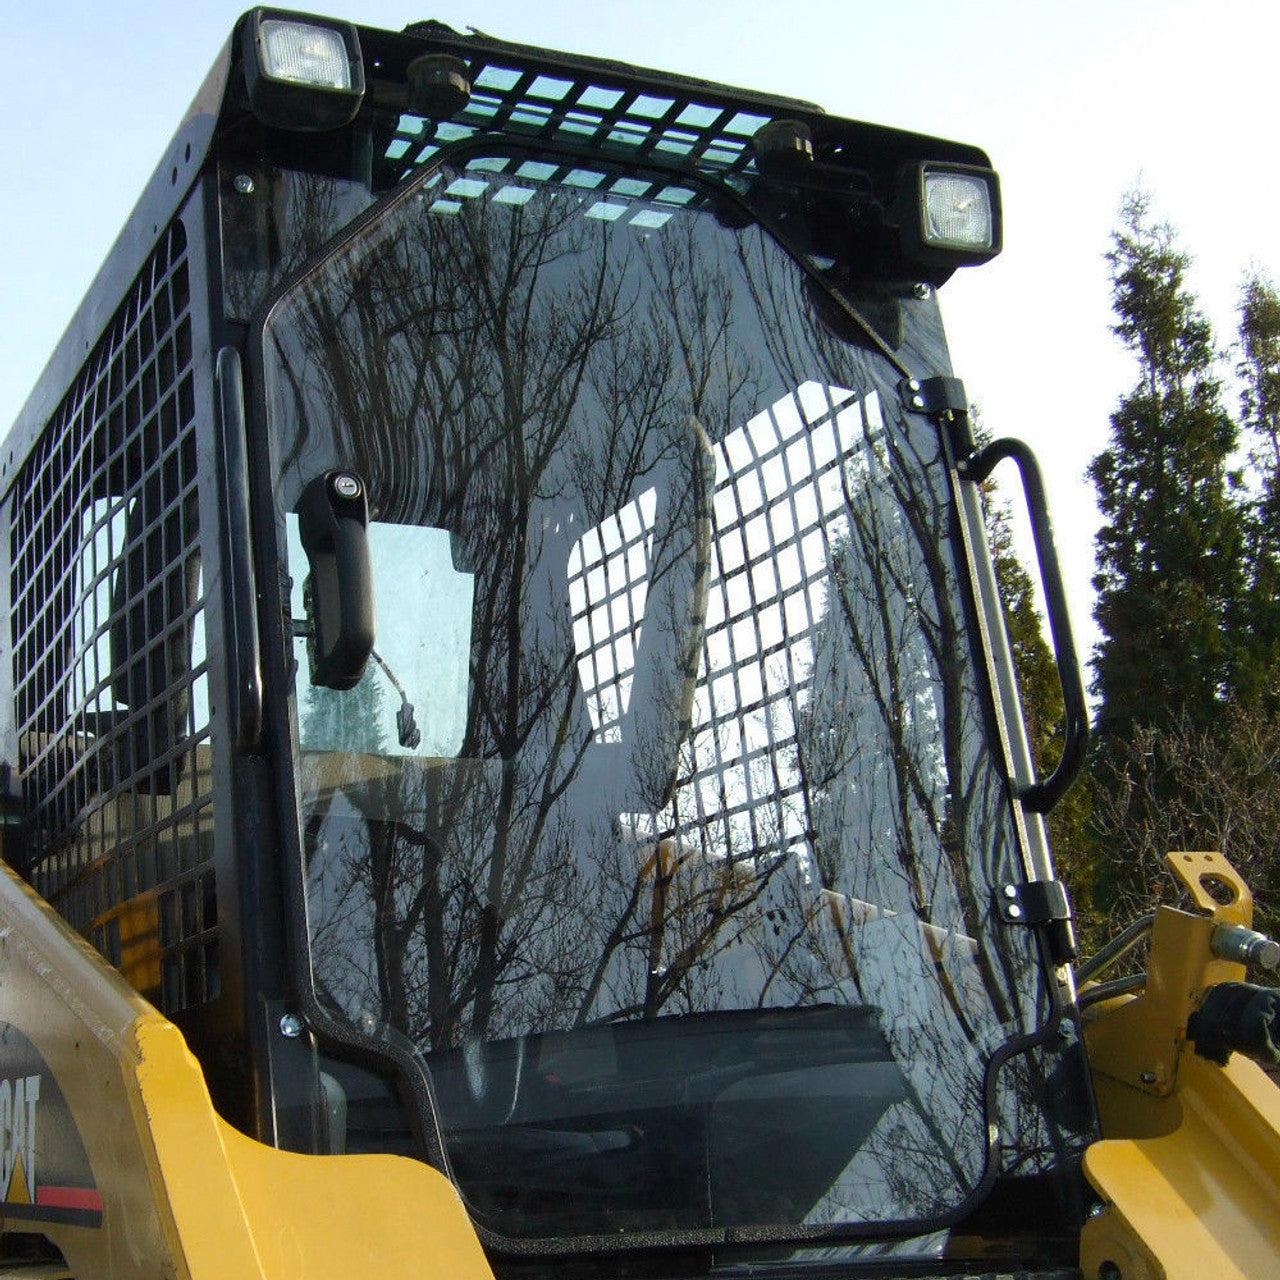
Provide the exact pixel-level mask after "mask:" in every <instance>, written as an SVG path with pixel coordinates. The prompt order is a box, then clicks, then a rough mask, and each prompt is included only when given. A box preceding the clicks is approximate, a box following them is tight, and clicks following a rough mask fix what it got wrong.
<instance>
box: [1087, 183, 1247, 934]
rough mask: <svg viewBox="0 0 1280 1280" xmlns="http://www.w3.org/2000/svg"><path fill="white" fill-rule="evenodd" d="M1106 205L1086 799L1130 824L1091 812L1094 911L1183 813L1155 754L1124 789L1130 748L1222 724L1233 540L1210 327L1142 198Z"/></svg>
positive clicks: (1238, 509)
mask: <svg viewBox="0 0 1280 1280" xmlns="http://www.w3.org/2000/svg"><path fill="white" fill-rule="evenodd" d="M1120 212H1121V221H1120V226H1119V228H1118V229H1117V230H1116V231H1115V232H1114V233H1113V236H1112V248H1111V251H1110V252H1109V253H1108V254H1107V262H1108V265H1109V266H1110V269H1111V284H1112V305H1113V308H1114V311H1115V316H1116V322H1115V324H1114V325H1113V330H1114V332H1115V333H1116V334H1117V335H1118V336H1119V337H1120V339H1121V340H1122V341H1123V342H1124V344H1125V346H1126V347H1128V348H1129V350H1130V351H1131V352H1132V353H1133V354H1134V356H1135V357H1136V358H1137V361H1138V379H1137V383H1136V385H1135V386H1134V388H1133V390H1132V391H1130V392H1129V394H1128V395H1126V396H1124V397H1123V398H1122V399H1121V401H1120V403H1119V405H1118V406H1117V408H1116V410H1115V412H1114V413H1113V414H1112V416H1111V437H1110V441H1109V444H1108V447H1107V448H1106V449H1105V450H1104V451H1103V452H1102V453H1100V454H1099V455H1098V456H1097V457H1096V458H1095V459H1094V460H1093V462H1092V464H1091V465H1090V467H1089V476H1090V478H1091V479H1092V480H1093V483H1094V485H1095V488H1096V490H1097V495H1098V505H1099V508H1100V510H1101V512H1102V516H1103V525H1102V527H1101V529H1100V530H1099V532H1098V536H1097V564H1098V571H1097V574H1096V575H1095V577H1094V586H1095V587H1096V588H1097V591H1098V599H1097V603H1096V605H1095V609H1094V616H1095V618H1096V619H1097V621H1098V625H1099V628H1100V630H1101V632H1102V639H1101V642H1100V643H1099V645H1098V647H1097V649H1096V650H1095V653H1094V683H1093V692H1094V694H1095V695H1096V696H1097V698H1098V699H1099V704H1098V711H1097V718H1096V724H1095V739H1094V758H1093V771H1092V772H1093V777H1092V786H1093V791H1094V808H1095V810H1096V811H1097V812H1099V813H1102V812H1107V811H1110V810H1116V809H1123V811H1124V813H1125V822H1126V824H1127V828H1128V830H1129V835H1128V836H1127V837H1126V838H1125V839H1124V841H1123V843H1122V844H1119V845H1117V844H1116V843H1115V836H1116V833H1115V831H1104V830H1103V828H1102V826H1101V825H1100V824H1099V823H1098V822H1097V821H1096V820H1095V822H1094V836H1095V838H1096V840H1097V847H1098V848H1099V849H1105V850H1106V851H1107V853H1108V859H1107V861H1106V862H1105V863H1099V865H1098V874H1097V880H1096V882H1095V886H1094V896H1095V902H1096V905H1097V906H1098V907H1099V908H1101V909H1102V910H1104V911H1105V910H1113V909H1116V908H1117V907H1120V906H1122V905H1123V904H1124V903H1125V902H1131V901H1134V900H1136V899H1138V898H1140V897H1142V895H1143V894H1144V893H1146V892H1149V886H1147V885H1145V883H1144V880H1143V876H1144V873H1143V869H1142V863H1141V860H1140V858H1139V857H1138V856H1137V853H1138V850H1139V848H1140V846H1141V840H1142V838H1143V833H1144V832H1146V831H1148V830H1153V829H1155V827H1156V826H1158V825H1159V821H1160V819H1161V817H1162V814H1163V813H1165V812H1171V813H1172V812H1178V813H1188V814H1190V813H1191V812H1193V811H1192V810H1191V809H1187V808H1185V807H1184V808H1183V809H1178V808H1177V807H1176V806H1174V805H1173V802H1174V801H1175V800H1176V799H1177V798H1178V797H1179V795H1180V794H1181V793H1180V787H1181V785H1182V780H1181V779H1180V777H1179V776H1178V775H1177V774H1176V771H1174V770H1173V769H1171V768H1166V767H1163V766H1162V764H1161V762H1160V761H1159V760H1152V759H1149V758H1147V757H1146V756H1145V755H1144V756H1143V759H1142V760H1141V761H1140V762H1139V763H1140V764H1141V772H1142V774H1143V776H1142V779H1141V782H1142V785H1141V786H1140V787H1137V786H1135V774H1134V769H1135V754H1134V753H1135V744H1137V743H1139V742H1140V741H1141V740H1142V738H1143V735H1144V734H1147V733H1150V732H1152V731H1155V732H1166V731H1169V730H1171V729H1172V728H1173V727H1174V726H1177V727H1178V729H1179V730H1180V731H1182V732H1203V733H1206V734H1209V735H1212V734H1213V733H1214V732H1215V731H1216V728H1217V726H1218V725H1219V724H1221V723H1222V721H1223V719H1224V716H1225V713H1226V710H1227V708H1228V707H1229V706H1230V705H1231V700H1230V694H1231V692H1232V688H1231V686H1232V681H1233V679H1234V678H1235V677H1236V675H1237V673H1238V671H1239V669H1240V666H1241V664H1240V661H1239V652H1240V650H1239V646H1238V644H1237V643H1236V639H1235V635H1236V633H1234V632H1233V631H1232V629H1231V627H1232V624H1233V623H1235V622H1236V621H1237V612H1238V607H1239V602H1240V599H1241V594H1242V587H1243V575H1242V551H1243V544H1244V513H1243V510H1242V503H1241V500H1240V497H1239V495H1238V488H1239V483H1240V482H1239V477H1238V475H1236V474H1235V473H1234V472H1232V470H1231V467H1230V459H1231V456H1232V453H1233V450H1234V449H1235V446H1236V439H1237V431H1236V427H1235V424H1234V422H1233V421H1232V418H1231V416H1230V414H1229V413H1228V412H1227V411H1226V409H1225V408H1224V406H1223V403H1222V389H1221V385H1220V383H1219V381H1218V379H1217V378H1216V376H1215V365H1216V360H1217V353H1216V351H1215V348H1214V342H1213V333H1212V330H1211V328H1210V325H1209V322H1208V321H1207V320H1206V319H1205V317H1204V315H1203V314H1202V313H1201V311H1200V310H1199V307H1198V305H1197V303H1196V299H1195V297H1194V296H1193V295H1192V293H1191V292H1190V290H1189V289H1188V287H1187V283H1186V274H1187V269H1188V267H1189V265H1190V258H1189V256H1188V255H1187V254H1186V253H1185V252H1183V251H1182V250H1181V249H1180V248H1179V247H1178V244H1177V241H1176V237H1175V235H1174V232H1173V230H1172V229H1171V228H1170V227H1169V226H1168V224H1167V223H1162V222H1156V221H1153V219H1152V217H1151V213H1150V207H1149V200H1148V197H1147V196H1146V195H1145V194H1144V193H1141V192H1134V193H1130V194H1129V195H1128V196H1126V197H1125V199H1124V201H1123V203H1122V205H1121V211H1120ZM1166 825H1167V824H1166ZM1169 839H1170V840H1171V841H1172V843H1171V845H1170V847H1172V848H1178V847H1181V848H1201V847H1203V845H1202V843H1200V837H1199V836H1198V834H1197V829H1196V828H1195V827H1194V826H1189V827H1187V829H1185V830H1180V831H1178V832H1174V833H1170V834H1169Z"/></svg>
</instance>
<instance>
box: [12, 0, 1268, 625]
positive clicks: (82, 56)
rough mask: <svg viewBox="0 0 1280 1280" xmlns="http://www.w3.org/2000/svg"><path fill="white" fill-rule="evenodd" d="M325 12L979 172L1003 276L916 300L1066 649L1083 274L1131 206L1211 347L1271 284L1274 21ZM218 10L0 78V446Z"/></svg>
mask: <svg viewBox="0 0 1280 1280" xmlns="http://www.w3.org/2000/svg"><path fill="white" fill-rule="evenodd" d="M423 3H424V4H426V5H427V6H428V7H427V8H425V9H418V8H416V7H415V6H414V5H411V4H406V3H404V0H350V3H348V4H347V5H346V6H345V7H343V8H341V9H339V8H338V7H337V6H336V5H331V6H328V7H327V8H326V10H324V11H326V12H329V13H331V14H335V15H336V16H342V17H349V18H352V19H354V20H356V21H360V22H365V23H368V24H370V25H378V26H385V27H390V28H399V27H402V26H404V25H405V24H406V23H407V22H410V21H414V20H416V19H419V18H425V17H436V18H439V19H441V20H443V21H446V22H449V23H450V24H451V25H453V26H455V27H457V28H458V29H460V30H461V29H465V28H466V27H467V26H468V25H474V26H476V27H478V28H480V29H482V30H484V31H486V32H488V33H490V34H492V35H497V36H501V37H503V38H505V39H509V40H526V41H529V42H530V43H535V44H542V45H545V46H550V47H553V48H561V49H568V50H572V51H574V52H582V53H594V54H599V55H603V56H607V57H613V58H620V59H623V60H627V61H632V62H636V63H639V64H641V65H648V66H656V67H662V68H663V69H665V70H671V71H679V72H684V73H687V74H692V75H698V76H702V77H704V78H707V79H714V80H722V81H725V82H727V83H730V84H739V85H743V86H746V87H749V88H757V89H762V90H768V91H773V92H777V93H782V94H787V95H791V96H795V97H801V98H807V99H809V100H811V101H816V102H818V103H820V104H821V105H823V106H824V107H826V108H827V109H828V110H830V111H833V112H835V113H838V114H842V115H848V116H853V117H857V118H861V119H865V120H871V121H876V122H880V123H886V124H893V125H897V126H900V127H904V128H911V129H918V130H920V131H922V132H928V133H936V134H941V135H944V136H949V137H954V138H958V139H960V140H962V141H965V142H973V143H976V144H978V145H979V146H982V147H984V148H985V149H986V150H987V152H988V153H989V154H990V155H991V157H992V160H993V163H994V164H995V166H996V168H997V169H998V170H999V171H1000V174H1001V177H1002V181H1003V187H1004V206H1005V246H1006V247H1005V252H1004V254H1003V255H1002V257H1000V258H999V259H997V260H996V261H995V262H994V263H992V264H990V265H988V266H986V267H983V268H980V269H976V270H971V271H969V272H966V273H961V275H959V276H957V277H956V278H955V279H954V280H953V282H952V283H951V284H950V285H948V287H947V288H946V289H945V290H944V293H943V304H944V309H945V311H946V314H947V320H948V330H949V333H950V336H951V343H952V350H953V357H954V362H955V365H956V371H957V373H958V374H959V375H960V376H961V377H962V378H963V379H964V380H965V383H966V386H967V388H968V390H969V393H970V396H971V397H972V398H973V399H975V400H976V401H978V402H979V403H980V404H981V406H982V408H983V411H984V416H985V419H986V423H987V426H988V427H989V428H990V429H991V430H992V431H993V432H994V433H995V434H997V435H1003V434H1015V435H1021V436H1023V437H1024V438H1026V439H1027V440H1029V441H1030V442H1031V443H1032V445H1033V446H1034V447H1035V448H1036V450H1037V451H1038V452H1039V454H1040V456H1041V460H1042V462H1043V463H1044V465H1045V469H1046V472H1047V475H1048V480H1049V488H1050V495H1051V499H1052V502H1053V507H1054V518H1055V528H1056V532H1057V540H1058V543H1059V548H1060V551H1061V553H1062V558H1063V561H1064V567H1065V569H1066V572H1067V576H1068V590H1069V593H1070V595H1071V599H1072V607H1073V613H1074V614H1075V616H1076V620H1077V629H1078V631H1079V632H1080V633H1081V634H1080V637H1079V639H1080V641H1081V644H1082V648H1083V649H1084V650H1087V649H1088V647H1089V645H1090V643H1091V641H1092V638H1093V633H1092V626H1091V623H1090V621H1089V611H1090V607H1091V599H1090V588H1089V578H1090V574H1091V572H1092V543H1093V530H1094V525H1095V522H1096V516H1095V513H1094V511H1093V507H1092V502H1091V498H1090V495H1089V491H1088V488H1087V486H1086V485H1085V483H1084V481H1083V471H1084V468H1085V466H1086V465H1087V464H1088V460H1089V458H1090V457H1091V456H1092V455H1093V454H1094V453H1096V452H1097V451H1098V449H1099V448H1101V447H1102V445H1103V443H1104V441H1105V438H1106V430H1107V418H1108V414H1109V413H1110V411H1111V409H1112V408H1113V407H1114V404H1115V401H1116V398H1117V397H1118V396H1119V395H1120V394H1121V393H1122V392H1123V391H1124V390H1125V388H1126V387H1127V385H1128V384H1129V381H1130V379H1131V377H1132V368H1131V365H1130V364H1129V362H1128V361H1127V359H1126V357H1125V356H1124V354H1123V352H1122V351H1121V350H1120V349H1119V347H1118V345H1117V343H1116V342H1115V340H1114V339H1113V338H1112V337H1111V336H1110V334H1109V331H1108V319H1109V317H1108V287H1107V279H1106V269H1105V265H1104V263H1103V261H1102V255H1103V253H1104V252H1105V250H1106V247H1107V240H1108V233H1109V231H1110V228H1111V226H1112V225H1113V223H1114V220H1115V211H1116V207H1117V204H1118V202H1119V199H1120V196H1121V193H1122V192H1123V191H1124V190H1125V189H1126V188H1127V187H1129V186H1131V185H1132V184H1133V183H1134V182H1135V181H1136V180H1138V179H1139V178H1141V180H1142V181H1143V182H1144V183H1145V184H1146V185H1147V186H1148V187H1149V188H1150V189H1151V191H1152V192H1153V193H1154V196H1155V200H1156V204H1157V208H1158V209H1159V211H1160V212H1161V213H1162V214H1163V215H1165V216H1166V217H1168V218H1169V219H1170V220H1171V221H1172V222H1173V223H1174V224H1175V225H1176V226H1177V227H1178V229H1179V231H1180V232H1181V235H1182V239H1183V242H1184V244H1185V246H1186V247H1187V248H1188V249H1190V250H1191V251H1192V252H1193V253H1194V255H1195V258H1196V263H1195V268H1194V273H1193V276H1192V283H1193V285H1194V286H1195V287H1196V288H1197V290H1198V291H1199V293H1200V296H1201V299H1202V301H1203V304H1204V306H1205V308H1206V310H1207V311H1208V313H1209V315H1210V316H1211V318H1212V319H1213V320H1214V322H1215V323H1216V325H1217V328H1218V334H1219V340H1220V342H1221V343H1222V344H1223V345H1225V344H1226V343H1227V341H1228V340H1229V339H1230V337H1231V330H1232V327H1233V325H1234V310H1235V305H1236V295H1237V292H1238V289H1239V284H1240V280H1241V277H1242V275H1243V273H1244V271H1245V270H1246V268H1248V267H1249V266H1251V265H1256V266H1259V267H1262V268H1263V269H1266V270H1268V271H1270V272H1272V273H1273V274H1274V275H1276V276H1280V218H1278V217H1277V210H1278V207H1280V165H1277V163H1276V159H1275V156H1274V146H1275V143H1274V130H1275V124H1276V121H1277V117H1278V115H1280V111H1278V108H1277V90H1276V78H1277V77H1276V67H1277V61H1278V55H1280V6H1276V5H1274V4H1273V3H1267V2H1266V0H1215V2H1214V3H1208V2H1207V0H1198V2H1195V3H1193V2H1192V0H1163V2H1158V0H1070V2H1066V0H1064V2H1061V3H1060V2H1059V0H1021V2H1019V0H985V2H984V3H975V2H971V0H915V2H914V3H911V2H910V0H901V2H900V3H897V4H892V5H890V4H884V3H882V2H881V3H875V4H872V3H869V2H868V0H839V2H837V0H771V2H770V3H762V2H761V0H648V2H647V3H643V4H641V3H613V2H611V0H593V2H592V3H584V2H583V0H578V2H576V3H570V2H569V0H547V2H546V3H542V4H537V3H530V0H519V2H517V0H423ZM243 7H245V6H244V5H243V3H241V2H237V0H200V3H198V4H191V3H183V2H182V0H43V3H39V4H36V3H32V4H28V5H26V6H24V7H23V9H22V10H21V11H18V12H11V13H9V15H8V17H7V20H6V25H5V58H4V62H5V75H4V76H3V77H0V120H3V121H4V122H5V123H4V125H3V127H0V423H9V422H12V420H13V419H14V417H15V416H16V414H17V412H18V410H19V409H20V407H21V405H22V403H23V401H24V400H25V399H26V396H27V393H28V391H29V390H30V389H31V387H32V385H33V384H34V382H35V380H36V378H37V377H38V375H39V372H40V369H41V368H42V366H43V364H44V361H45V359H46V358H47V356H48V355H49V353H50V352H51V351H52V349H53V346H54V344H55V342H56V341H57V338H58V336H59V334H60V333H61V331H62V329H63V327H64V326H65V325H66V323H67V321H68V320H69V319H70V317H71V314H72V312H73V310H74V308H75V305H76V303H77V302H78V300H79V298H80V297H81V296H82V294H83V293H84V291H85V289H86V287H87V286H88V284H89V282H90V280H91V279H92V276H93V273H94V271H95V270H96V267H97V265H98V263H99V262H100V261H101V260H102V258H103V256H104V254H105V253H106V251H107V249H108V248H109V247H110V245H111V242H112V240H113V239H114V238H115V234H116V232H117V230H118V229H119V227H120V226H121V224H122V223H123V221H124V219H125V218H126V216H127V215H128V212H129V210H130V208H131V207H132V205H133V202H134V200H135V198H136V197H137V195H138V193H139V192H140V191H141V189H142V187H143V184H144V182H145V181H146V179H147V177H148V176H149V174H150V172H151V169H152V166H153V165H154V164H155V163H156V161H157V160H158V158H159V156H160V154H161V152H162V150H163V148H164V146H165V143H166V142H167V141H168V138H169V136H170V135H171V134H172V133H173V131H174V129H175V128H176V127H177V124H178V122H179V120H180V119H181V116H182V113H183V111H184V110H185V107H186V105H187V103H188V101H189V100H190V98H191V97H192V95H193V93H194V92H195V89H196V87H197V85H198V84H199V82H200V80H201V78H202V76H203V74H204V72H205V70H206V69H207V67H208V65H209V64H210V63H211V62H212V60H213V58H214V56H215V54H216V52H217V49H218V47H219V46H220V44H221V42H222V41H223V40H224V39H225V38H226V35H227V33H228V32H229V31H230V28H231V24H232V22H233V21H234V19H235V17H236V16H237V14H238V13H239V12H240V11H241V9H242V8H243Z"/></svg>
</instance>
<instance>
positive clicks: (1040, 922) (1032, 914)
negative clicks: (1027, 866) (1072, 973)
mask: <svg viewBox="0 0 1280 1280" xmlns="http://www.w3.org/2000/svg"><path fill="white" fill-rule="evenodd" d="M995 900H996V910H997V911H998V912H999V914H1000V919H1001V920H1003V921H1004V922H1005V924H1020V925H1026V926H1027V927H1028V928H1033V929H1034V928H1043V929H1044V931H1045V938H1046V939H1047V940H1048V943H1049V956H1050V959H1051V960H1052V961H1053V963H1054V964H1066V963H1067V962H1068V961H1069V960H1074V959H1075V957H1076V938H1075V931H1074V930H1073V929H1072V927H1071V903H1070V902H1069V901H1068V899H1067V887H1066V885H1064V884H1063V883H1062V881H1061V880H1028V881H1026V882H1025V883H1023V884H1004V885H1001V886H1000V887H999V888H998V889H997V890H996V891H995Z"/></svg>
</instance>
